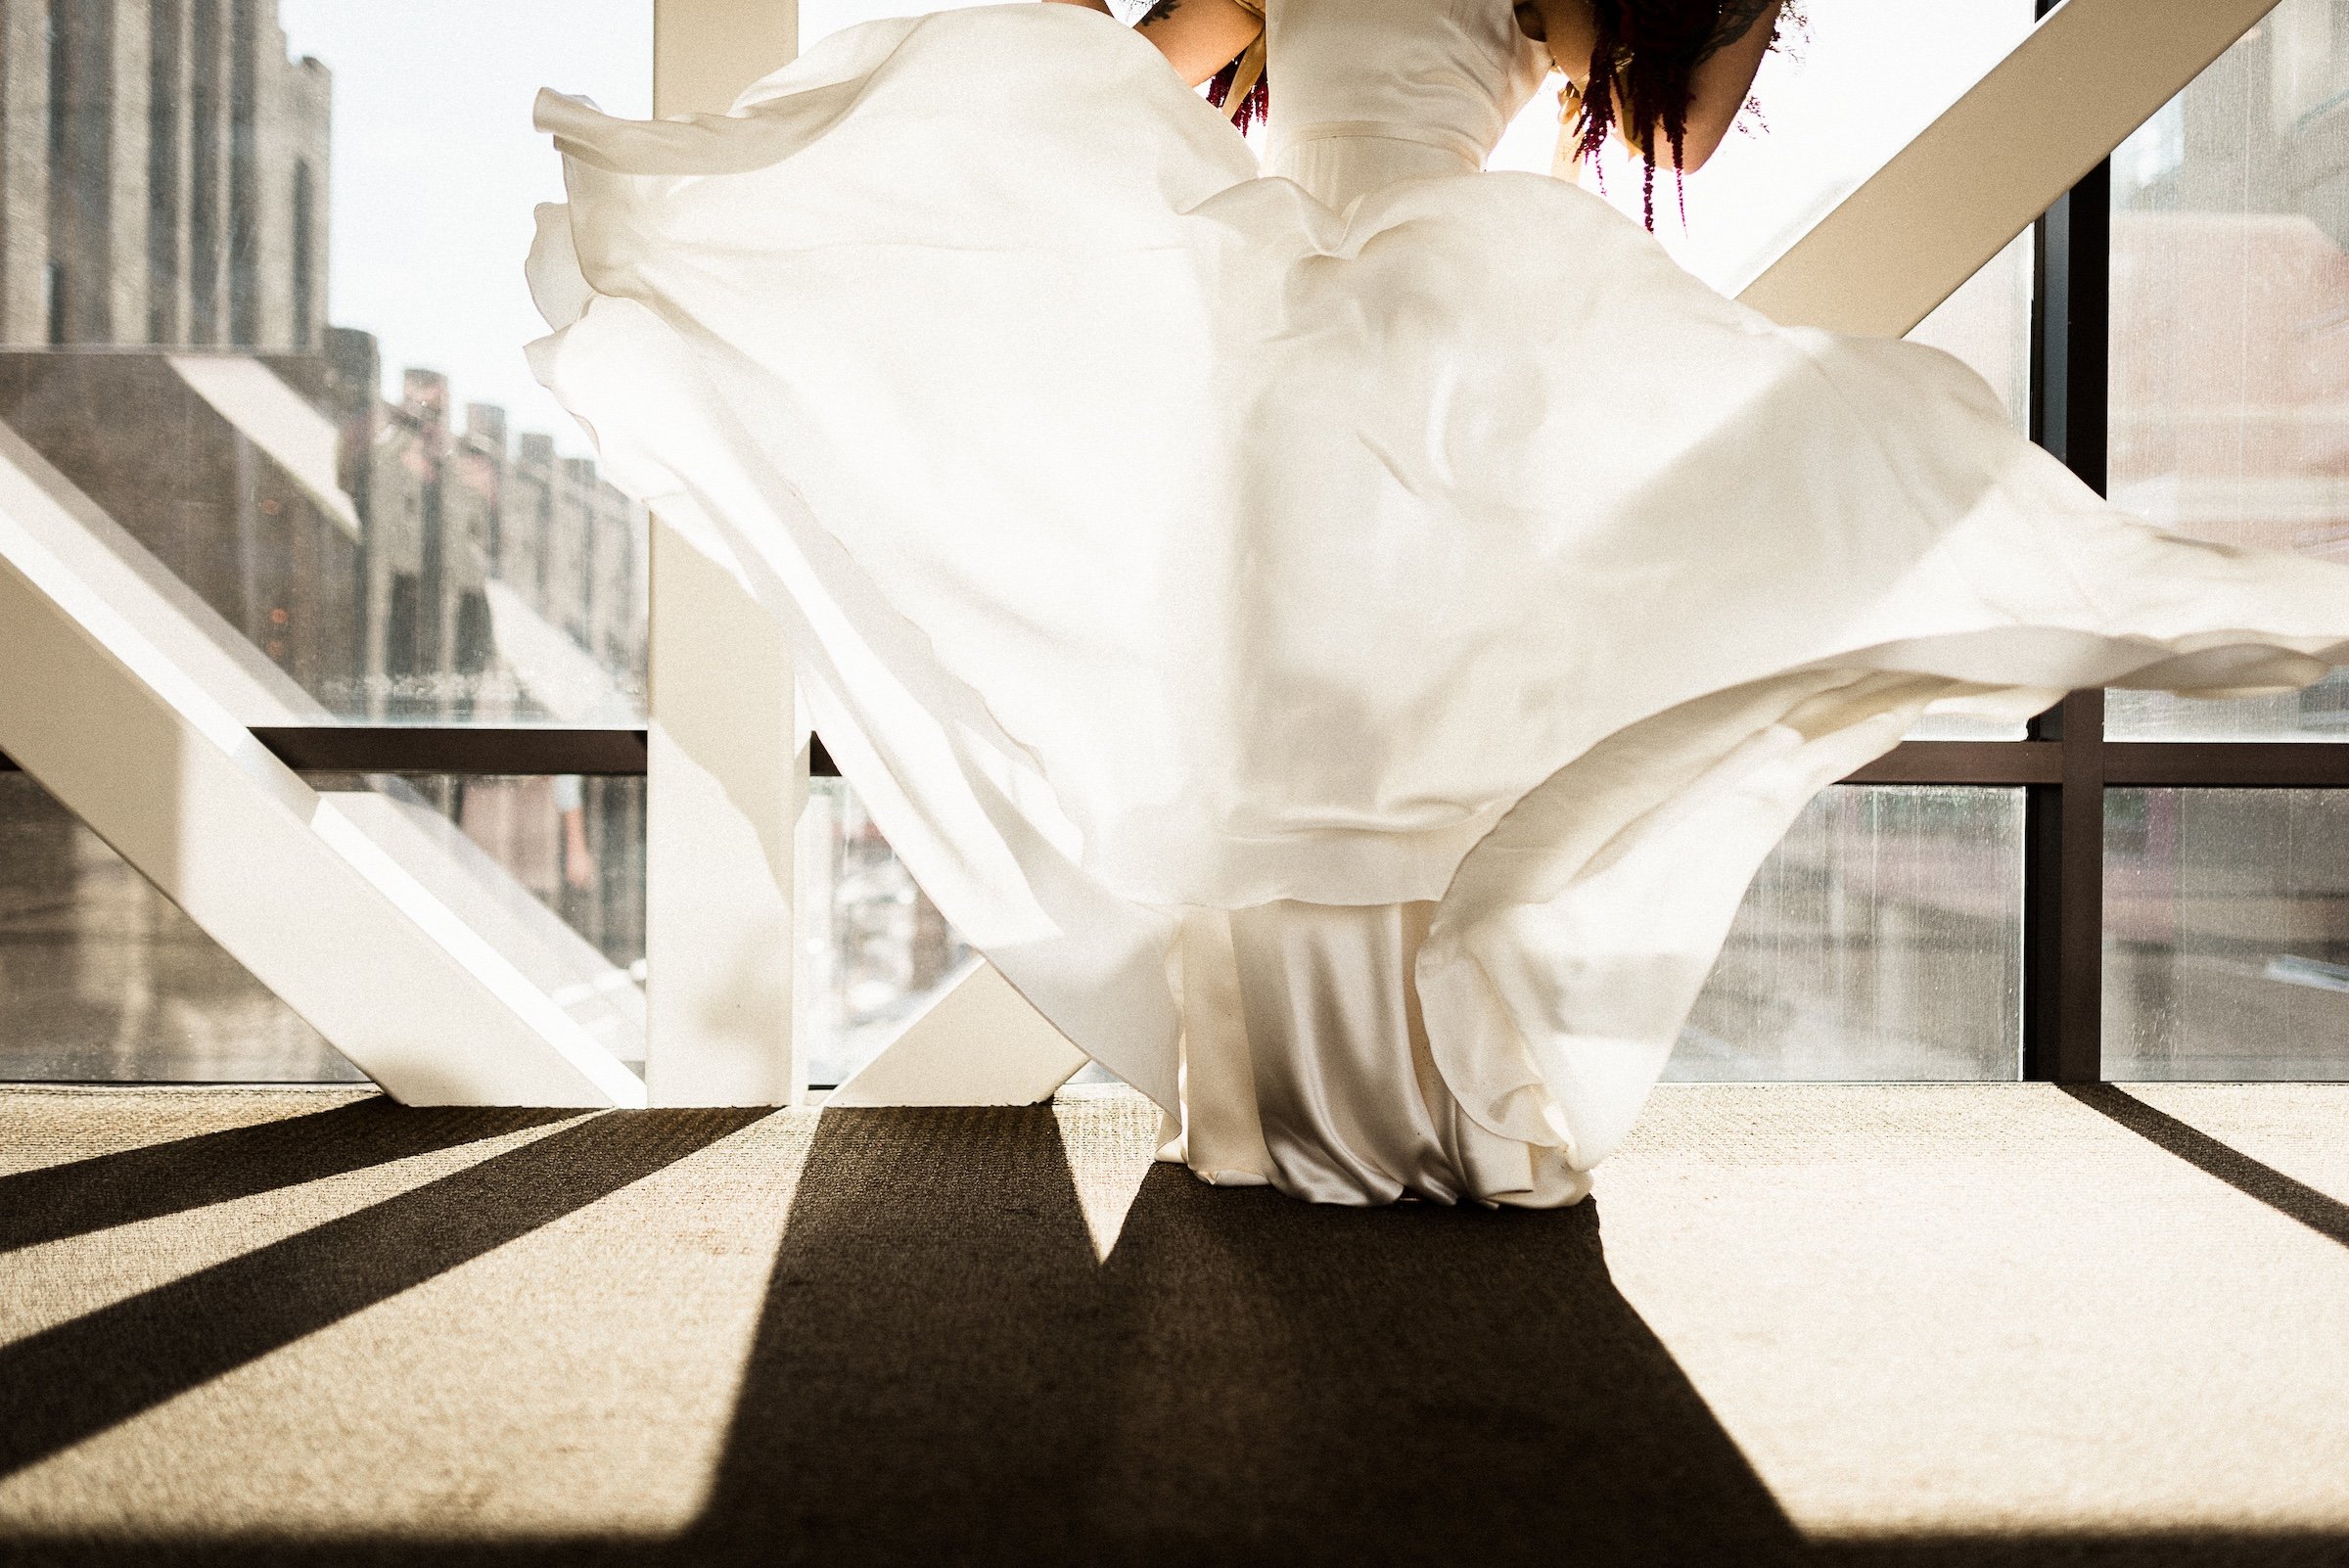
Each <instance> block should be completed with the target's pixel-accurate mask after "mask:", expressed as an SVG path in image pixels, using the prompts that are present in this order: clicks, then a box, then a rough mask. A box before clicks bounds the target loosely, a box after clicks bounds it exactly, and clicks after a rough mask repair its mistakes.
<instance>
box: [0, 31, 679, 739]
mask: <svg viewBox="0 0 2349 1568" xmlns="http://www.w3.org/2000/svg"><path fill="white" fill-rule="evenodd" d="M38 9H41V8H39V7H36V10H38ZM46 10H47V14H48V16H49V18H50V20H51V22H52V23H53V25H52V26H51V29H50V31H51V35H52V42H51V47H49V48H48V49H47V50H46V51H42V52H32V51H22V50H17V51H9V52H8V53H7V54H6V57H5V59H0V77H4V78H5V79H4V80H0V118H4V120H5V123H0V142H5V144H6V145H7V146H9V147H10V148H12V149H17V150H19V151H12V153H11V154H10V156H9V157H8V158H6V159H5V160H0V210H5V211H6V212H7V213H8V214H9V222H8V224H7V235H8V239H7V242H6V254H5V256H4V257H0V424H5V426H6V427H7V430H6V431H5V432H0V461H7V462H33V461H36V460H37V461H38V462H40V463H45V464H47V465H50V466H51V467H52V468H53V469H54V470H55V474H54V475H52V476H49V483H50V485H51V487H52V488H53V489H56V488H58V487H60V486H70V487H72V488H74V489H78V490H79V491H80V492H81V494H82V496H83V497H86V500H87V502H88V503H90V505H89V506H87V507H84V508H83V509H82V510H83V512H84V515H85V518H86V519H87V521H86V523H85V525H84V526H85V527H86V528H87V529H88V530H90V531H91V532H92V534H93V536H94V537H96V538H97V539H98V540H99V542H101V543H102V544H103V545H104V546H105V548H106V550H107V551H108V552H109V553H110V555H111V556H113V557H115V558H118V563H119V566H120V570H119V571H118V572H115V573H113V575H112V576H110V578H109V580H110V582H111V583H114V584H115V589H114V590H110V591H118V592H119V593H120V594H123V595H127V596H128V597H127V598H126V599H125V602H123V603H122V604H121V606H120V608H122V609H123V610H124V611H125V613H127V614H129V615H130V617H131V619H132V620H133V621H135V622H137V623H140V624H142V625H149V624H156V623H164V639H163V640H164V641H165V643H166V645H169V644H170V643H171V642H172V640H173V639H175V638H176V639H178V640H179V641H181V642H186V641H189V640H194V641H196V642H199V643H202V644H206V645H211V646H216V647H217V648H218V649H220V650H222V651H223V653H224V654H225V655H226V657H227V659H228V660H229V661H230V664H231V666H232V667H234V668H236V669H238V670H239V672H238V674H237V676H236V678H234V679H222V680H220V681H219V682H218V683H219V684H220V687H221V689H220V690H218V691H217V692H216V693H215V695H217V696H219V697H220V698H221V699H222V700H223V701H224V702H227V703H228V704H229V705H230V707H231V708H232V709H233V710H234V711H235V712H237V713H238V714H239V715H240V716H243V717H246V718H247V719H248V720H249V721H251V722H255V723H268V722H273V723H314V722H327V721H333V720H336V719H357V720H372V721H379V722H380V721H406V720H413V721H423V722H433V723H508V722H559V723H568V724H610V723H627V722H631V721H634V720H635V719H636V718H637V717H638V715H640V714H641V712H642V701H641V694H642V686H643V680H642V667H643V620H644V617H643V593H644V550H645V545H644V521H643V518H642V516H641V514H640V512H639V511H638V509H637V508H635V507H634V506H633V505H632V504H630V503H629V502H628V501H627V500H626V499H625V498H624V497H623V496H622V495H621V494H620V493H619V492H618V491H617V490H615V489H614V488H613V487H612V486H610V485H609V484H605V483H603V482H602V480H601V479H600V478H599V476H598V475H597V473H596V470H595V466H594V464H593V463H592V462H591V461H590V460H589V459H588V456H587V445H586V442H585V439H584V438H583V437H582V436H581V434H580V433H579V432H578V431H577V429H576V426H575V425H574V424H573V423H572V422H571V420H570V419H569V418H568V417H567V416H565V415H564V414H563V413H562V411H561V410H560V409H559V408H557V407H556V406H555V405H554V403H553V401H552V400H551V399H550V398H549V397H548V396H547V395H546V394H545V393H544V392H542V391H540V390H539V388H538V387H537V386H536V384H535V383H534V382H533V381H532V380H531V379H530V373H529V370H528V368H527V367H526V365H525V364H524V361H523V354H522V346H523V345H524V344H525V343H526V342H527V341H529V340H530V339H531V338H533V337H536V336H538V335H539V334H540V333H541V332H542V331H543V330H544V329H543V326H542V324H541V323H540V322H539V320H538V317H537V315H536V313H535V311H534V310H533V309H532V308H531V305H530V300H529V296H528V293H527V291H526V289H525V287H524V284H523V281H522V271H521V261H522V256H523V254H524V253H525V252H526V250H527V249H528V247H529V244H530V231H531V216H530V209H531V207H532V205H533V203H535V202H539V201H559V200H561V197H562V188H561V178H560V172H559V167H558V164H557V161H556V159H555V158H554V156H553V154H552V153H551V151H550V150H549V149H548V147H547V145H546V142H545V139H544V138H543V137H541V136H539V135H537V134H536V133H535V132H533V131H532V130H531V128H530V100H531V95H532V93H533V91H534V90H535V88H536V87H537V86H538V85H539V84H541V83H552V84H554V85H557V86H560V87H562V88H564V89H566V90H570V91H575V92H584V93H588V94H590V95H592V96H594V97H595V98H597V99H598V100H600V101H601V102H602V103H604V104H605V105H606V107H608V108H611V109H613V110H615V111H616V112H619V113H622V114H634V115H642V114H645V113H647V112H648V111H649V89H650V62H651V12H652V6H651V0H500V3H498V4H496V5H477V4H469V3H465V0H403V3H402V4H399V5H393V6H364V5H352V4H348V3H346V0H148V3H146V4H143V5H138V6H129V7H120V6H110V5H80V4H66V3H64V0H52V3H51V4H50V5H49V6H48V7H47V8H46ZM23 150H30V151H23ZM11 433H13V435H14V436H15V437H17V438H21V439H22V442H23V446H28V447H29V448H30V452H31V454H33V455H31V456H28V455H27V454H26V452H25V451H24V450H23V447H19V446H14V445H12V443H10V442H8V441H7V440H5V436H7V435H8V434H11ZM218 662H219V661H218V660H213V661H211V663H213V664H217V663H218Z"/></svg>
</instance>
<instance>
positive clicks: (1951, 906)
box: [1666, 786, 2023, 1082]
mask: <svg viewBox="0 0 2349 1568" xmlns="http://www.w3.org/2000/svg"><path fill="white" fill-rule="evenodd" d="M2022 834H2023V799H2022V792H2021V791H2020V790H1996V789H1910V788H1902V789H1893V788H1879V787H1855V786H1838V787H1837V788H1834V789H1830V790H1828V791H1827V792H1826V793H1825V794H1824V795H1821V796H1820V797H1819V799H1818V800H1816V801H1814V802H1813V803H1812V804H1811V806H1810V807H1808V808H1806V809H1805V811H1804V812H1803V815H1802V817H1801V818H1800V820H1798V821H1797V822H1796V823H1795V826H1794V829H1793V831H1792V832H1790V833H1789V834H1788V835H1787V836H1786V840H1785V842H1784V844H1782V845H1781V846H1780V847H1779V848H1778V849H1777V851H1776V852H1775V853H1773V854H1772V855H1771V857H1770V859H1769V861H1768V862H1767V863H1766V864H1765V865H1764V866H1763V868H1762V870H1761V873H1760V874H1759V875H1758V876H1757V877H1756V878H1755V879H1754V885H1753V887H1752V889H1751V890H1750V891H1749V892H1748V893H1747V894H1746V899H1745V904H1744V907H1743V908H1742V909H1740V910H1739V911H1738V915H1737V923H1736V925H1735V926H1734V927H1733V928H1732V929H1731V931H1730V933H1729V940H1728V945H1727V947H1726V948H1725V949H1724V951H1723V953H1722V956H1721V961H1720V962H1719V964H1717V965H1716V966H1715V968H1714V971H1713V978H1712V980H1711V982H1710V983H1709V984H1708V985H1707V986H1706V988H1705V992H1704V994H1703V996H1702V997H1701V998H1699V1000H1698V1002H1697V1005H1696V1010H1695V1012H1694V1013H1693V1014H1692V1015H1691V1017H1690V1018H1689V1021H1688V1027H1687V1029H1686V1030H1685V1031H1684V1032H1683V1033H1682V1035H1681V1043H1680V1048H1679V1049H1678V1050H1677V1051H1676V1052H1675V1053H1674V1055H1673V1058H1672V1063H1671V1066H1670V1067H1669V1068H1668V1070H1667V1072H1666V1077H1668V1078H1671V1079H1677V1080H1681V1081H1692V1080H1701V1081H1716V1082H1718V1081H1744V1082H1755V1081H1771V1080H1777V1081H1810V1080H1836V1079H1882V1080H1904V1079H1906V1080H1936V1079H1961V1080H1967V1079H1970V1080H2004V1079H2013V1078H2017V1077H2019V1076H2020V1073H2021V1063H2022V1021H2021V995H2022Z"/></svg>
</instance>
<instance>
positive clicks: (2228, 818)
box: [2104, 790, 2349, 1080]
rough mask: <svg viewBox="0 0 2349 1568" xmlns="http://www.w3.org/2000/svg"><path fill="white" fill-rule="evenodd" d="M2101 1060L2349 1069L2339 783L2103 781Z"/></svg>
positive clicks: (2287, 1070) (2346, 813)
mask: <svg viewBox="0 0 2349 1568" xmlns="http://www.w3.org/2000/svg"><path fill="white" fill-rule="evenodd" d="M2104 943H2105V946H2104V1072H2105V1075H2106V1076H2107V1077H2109V1078H2115V1079H2123V1080H2126V1079H2229V1080H2264V1079H2341V1078H2349V794H2344V793H2338V792H2333V791H2326V790H2111V791H2108V792H2107V793H2106V796H2105V828H2104Z"/></svg>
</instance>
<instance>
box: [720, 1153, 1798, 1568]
mask: <svg viewBox="0 0 2349 1568" xmlns="http://www.w3.org/2000/svg"><path fill="white" fill-rule="evenodd" d="M799 1193H800V1196H799V1199H798V1202H797V1203H796V1205H795V1207H794V1211H793V1214H792V1219H791V1226H790V1229H789V1231H788V1232H787V1233H786V1235H785V1238H784V1243H783V1248H782V1251H781V1254H780V1256H779V1257H778V1259H777V1263H776V1268H775V1272H774V1288H773V1292H772V1294H771V1295H770V1297H769V1300H768V1304H767V1309H766V1315H765V1320H764V1321H763V1323H762V1324H761V1325H760V1332H759V1336H758V1341H757V1345H756V1348H755V1350H754V1352H753V1354H752V1356H751V1359H750V1362H749V1368H748V1373H747V1375H746V1378H745V1381H744V1386H743V1390H742V1398H741V1405H740V1410H739V1413H738V1415H737V1419H736V1423H735V1427H734V1431H733V1433H732V1435H731V1437H730V1440H729V1442H728V1445H727V1448H726V1453H725V1459H724V1463H723V1466H722V1469H721V1472H720V1477H719V1482H718V1485H717V1488H716V1490H715V1494H714V1499H713V1502H712V1506H711V1508H710V1511H709V1513H708V1515H707V1516H706V1518H705V1519H704V1521H703V1523H702V1525H701V1527H700V1528H699V1529H698V1530H697V1531H696V1533H695V1542H694V1544H693V1545H694V1546H695V1547H696V1549H697V1550H698V1552H699V1553H700V1554H701V1555H702V1556H703V1557H704V1560H709V1561H725V1562H734V1561H747V1560H750V1559H751V1558H753V1557H754V1556H756V1555H758V1554H759V1552H760V1547H761V1546H764V1547H766V1548H769V1549H771V1548H773V1547H775V1546H777V1545H781V1544H782V1543H784V1542H789V1543H791V1548H790V1549H791V1551H792V1554H793V1556H794V1557H795V1558H796V1559H797V1560H801V1561H806V1562H844V1561H856V1562H885V1561H904V1562H911V1561H954V1562H965V1563H990V1562H1001V1563H1015V1562H1018V1563H1026V1562H1034V1561H1036V1560H1038V1559H1048V1560H1052V1561H1057V1562H1103V1563H1107V1562H1133V1563H1137V1564H1139V1563H1151V1564H1164V1563H1171V1562H1201V1563H1207V1562H1233V1561H1242V1560H1246V1561H1257V1560H1263V1561H1268V1562H1290V1563H1300V1562H1370V1561H1400V1560H1419V1561H1445V1560H1464V1561H1477V1562H1493V1561H1505V1562H1516V1561H1532V1560H1542V1561H1555V1560H1558V1558H1559V1555H1560V1553H1561V1552H1564V1553H1565V1554H1566V1555H1569V1556H1573V1557H1577V1558H1579V1559H1581V1560H1608V1561H1633V1560H1646V1559H1652V1560H1656V1561H1668V1560H1678V1561H1696V1560H1699V1558H1700V1556H1702V1555H1706V1554H1711V1555H1714V1556H1716V1557H1717V1558H1719V1559H1720V1560H1733V1561H1738V1562H1744V1563H1754V1564H1767V1563H1772V1562H1779V1561H1785V1560H1788V1558H1789V1554H1790V1553H1791V1552H1792V1551H1793V1550H1794V1548H1795V1546H1796V1539H1795V1535H1794V1532H1793V1530H1792V1529H1791V1527H1790V1526H1789V1525H1788V1523H1787V1521H1786V1519H1785V1518H1784V1516H1783V1515H1782V1514H1781V1513H1780V1511H1779V1510H1778V1508H1777V1506H1776V1504H1775V1503H1774V1502H1773V1500H1772V1499H1771V1497H1770V1495H1769V1493H1768V1491H1767V1490H1766V1489H1765V1488H1764V1487H1763V1486H1762V1484H1761V1482H1760V1481H1759V1480H1758V1479H1757V1478H1756V1476H1755V1475H1754V1472H1753V1470H1752V1469H1751V1467H1750V1466H1749V1465H1747V1463H1746V1462H1745V1459H1744V1457H1743V1455H1741V1454H1740V1453H1738V1452H1737V1449H1736V1447H1735V1445H1734V1444H1732V1443H1731V1442H1730V1441H1729V1439H1728V1437H1727V1434H1726V1433H1724V1432H1723V1430H1722V1428H1721V1425H1720V1423H1719V1422H1718V1421H1716V1420H1715V1419H1714V1418H1713V1415H1712V1412H1711V1411H1710V1410H1708V1409H1707V1408H1706V1407H1705V1404H1704V1402H1703V1400H1702V1399H1701V1398H1699V1397H1698V1395H1697V1393H1696V1391H1695V1390H1694V1388H1692V1387H1691V1386H1690V1385H1689V1383H1688V1380H1687V1378H1686V1377H1685V1376H1684V1375H1682V1373H1681V1370H1680V1368H1679V1366H1678V1365H1676V1364H1675V1363H1674V1361H1673V1360H1672V1358H1671V1356H1670V1354H1669V1353H1668V1352H1666V1351H1665V1349H1664V1347H1663V1346H1662V1344H1661V1343H1660V1342H1659V1341H1658V1340H1657V1339H1656V1338H1655V1336H1654V1335H1653V1334H1652V1333H1650V1332H1649V1331H1648V1329H1647V1327H1646V1325H1645V1324H1644V1323H1642V1322H1641V1321H1640V1320H1639V1318H1638V1315H1637V1314H1635V1313H1634V1312H1633V1311H1632V1310H1631V1308H1630V1306H1629V1305H1628V1304H1627V1303H1625V1301H1624V1300H1623V1298H1622V1296H1621V1295H1620V1294H1619V1293H1617V1291H1616V1290H1615V1288H1614V1285H1613V1283H1612V1282H1611V1281H1610V1280H1609V1278H1608V1276H1607V1270H1606V1262H1605V1257H1604V1254H1603V1252H1602V1250H1601V1248H1600V1245H1599V1231H1598V1222H1597V1215H1596V1211H1595V1209H1594V1208H1593V1207H1592V1206H1590V1205H1585V1206H1583V1207H1581V1208H1577V1209H1571V1210H1567V1211H1564V1212H1561V1213H1555V1214H1519V1213H1491V1212H1487V1211H1483V1210H1475V1209H1470V1210H1445V1209H1437V1208H1431V1207H1426V1206H1418V1205H1413V1206H1405V1207H1403V1208H1398V1209H1394V1210H1378V1211H1364V1210H1342V1209H1328V1208H1315V1207H1312V1206H1309V1205H1306V1204H1301V1203H1297V1202H1294V1201H1293V1200H1290V1199H1287V1198H1283V1197H1281V1196H1279V1195H1277V1194H1275V1193H1272V1192H1269V1191H1267V1190H1262V1189H1259V1190H1254V1191H1232V1190H1219V1189H1217V1188H1213V1187H1209V1186H1207V1185H1205V1184H1203V1183H1201V1182H1199V1181H1197V1180H1195V1179H1193V1178H1192V1177H1191V1176H1190V1175H1189V1174H1188V1173H1187V1172H1183V1171H1180V1170H1177V1169H1175V1168H1173V1167H1167V1166H1161V1167H1158V1168H1156V1169H1155V1170H1153V1171H1152V1172H1151V1174H1150V1175H1149V1176H1148V1177H1147V1179H1146V1180H1145V1181H1144V1183H1143V1186H1142V1190H1141V1192H1140V1194H1139V1195H1138V1196H1137V1198H1136V1199H1135V1202H1134V1205H1133V1208H1132V1210H1131V1212H1130V1213H1128V1216H1127V1219H1126V1224H1125V1229H1124V1232H1123V1234H1122V1236H1121V1237H1120V1239H1119V1241H1118V1245H1117V1248H1116V1251H1115V1252H1114V1253H1113V1254H1112V1256H1111V1258H1110V1260H1109V1262H1108V1263H1107V1265H1106V1266H1097V1265H1096V1264H1095V1263H1094V1260H1093V1254H1092V1250H1091V1248H1090V1246H1089V1244H1088V1242H1087V1238H1086V1233H1085V1228H1084V1222H1083V1219H1082V1215H1081V1213H1080V1211H1079V1208H1078V1204H1077V1199H1076V1195H1075V1192H1074V1191H1073V1189H1072V1188H1071V1186H1070V1182H1069V1177H1068V1175H1067V1165H1066V1157H1065V1154H1064V1152H1063V1150H1062V1148H1061V1143H1060V1136H1059V1132H1058V1130H1057V1128H1056V1126H1055V1123H1054V1121H1053V1118H1052V1115H1051V1113H1050V1112H1049V1110H1046V1109H1040V1108H1039V1109H1036V1110H1032V1111H986V1112H978V1111H856V1112H837V1113H833V1114H830V1115H827V1116H826V1117H825V1118H824V1120H823V1123H822V1124H821V1127H820V1129H819V1130H818V1133H817V1137H816V1143H815V1147H814V1150H813V1151H812V1153H811V1155H810V1158H809V1161H808V1166H807V1170H806V1175H805V1176H802V1178H801V1182H800V1188H799Z"/></svg>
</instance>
